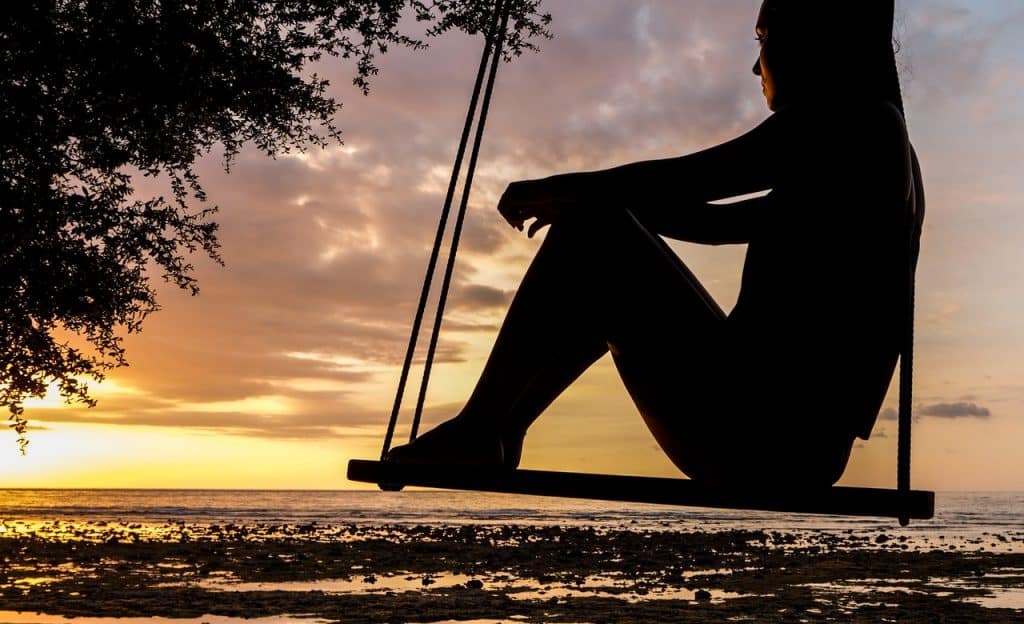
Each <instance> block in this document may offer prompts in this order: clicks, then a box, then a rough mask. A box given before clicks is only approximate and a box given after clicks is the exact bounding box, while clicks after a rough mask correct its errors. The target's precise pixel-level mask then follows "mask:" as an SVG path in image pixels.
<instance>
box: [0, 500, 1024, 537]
mask: <svg viewBox="0 0 1024 624" xmlns="http://www.w3.org/2000/svg"><path fill="white" fill-rule="evenodd" d="M935 507H936V515H935V518H933V519H932V520H927V521H915V522H913V523H912V524H911V525H910V527H909V528H908V529H903V530H906V531H910V532H913V533H916V534H918V535H922V534H935V535H936V536H938V535H940V534H943V535H944V534H947V533H948V534H959V535H961V536H969V535H984V534H989V533H991V534H1004V533H1007V534H1016V535H1020V534H1021V532H1024V492H959V493H941V492H940V493H938V494H937V495H936V504H935ZM54 520H60V521H68V522H102V521H106V522H130V523H141V524H163V523H167V522H185V523H188V524H211V523H235V524H268V523H273V524H308V523H318V524H328V525H330V524H356V525H364V526H368V525H384V524H461V523H482V524H525V525H552V524H558V525H588V526H595V527H602V528H629V529H637V530H645V529H656V530H665V529H678V530H690V531H692V530H725V529H733V528H736V529H741V528H746V529H749V528H765V529H772V530H793V531H803V530H819V529H820V530H833V531H843V530H854V531H860V530H880V529H881V530H884V529H888V528H891V527H892V528H894V527H896V526H898V525H897V524H896V522H895V520H887V519H875V518H850V517H831V516H817V515H798V514H784V513H764V512H746V511H723V510H709V509H697V508H684V507H667V506H659V505H640V504H624V503H609V502H601V501H579V500H567V499H556V498H540V497H530V496H514V495H503V494H481V493H474V492H446V491H413V492H366V491H359V492H353V491H281V490H272V491H261V490H30V489H10V490H0V521H6V522H11V521H54Z"/></svg>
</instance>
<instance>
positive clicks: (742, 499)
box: [348, 459, 935, 520]
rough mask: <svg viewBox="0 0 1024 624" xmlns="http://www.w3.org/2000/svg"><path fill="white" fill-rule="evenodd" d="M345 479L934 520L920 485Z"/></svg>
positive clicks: (444, 469) (407, 471)
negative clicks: (814, 486) (738, 486)
mask: <svg viewBox="0 0 1024 624" xmlns="http://www.w3.org/2000/svg"><path fill="white" fill-rule="evenodd" d="M348 478H349V480H350V481H359V482H363V483H375V484H377V485H379V486H381V487H382V488H383V489H387V490H399V489H401V488H402V487H405V486H409V485H411V486H419V487H428V488H440V489H450V490H474V491H480V492H500V493H505V494H530V495H534V496H557V497H562V498H587V499H594V500H608V501H619V502H630V503H653V504H658V505H686V506H691V507H716V508H725V509H747V510H757V511H784V512H793V513H812V514H830V515H844V516H880V517H887V518H914V519H921V520H926V519H928V518H931V517H932V516H933V515H934V513H935V494H934V493H933V492H926V491H923V490H909V491H906V492H900V491H898V490H890V489H884V488H863V487H830V488H823V489H820V490H819V489H814V490H793V489H786V488H764V487H762V488H757V489H744V490H739V489H731V488H730V489H721V488H713V487H708V486H704V485H701V484H699V483H696V482H694V481H691V480H690V479H668V478H662V477H634V476H624V475H598V474H585V473H579V472H553V471H547V470H505V469H487V468H479V467H469V468H467V467H466V466H444V465H410V464H394V463H390V462H380V461H370V460H363V459H353V460H351V461H349V464H348Z"/></svg>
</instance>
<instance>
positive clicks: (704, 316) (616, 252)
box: [396, 209, 725, 465]
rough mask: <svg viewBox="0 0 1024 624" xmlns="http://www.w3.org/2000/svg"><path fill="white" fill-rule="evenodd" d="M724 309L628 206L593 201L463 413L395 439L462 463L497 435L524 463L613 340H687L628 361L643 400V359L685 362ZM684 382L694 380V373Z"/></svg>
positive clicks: (412, 449)
mask: <svg viewBox="0 0 1024 624" xmlns="http://www.w3.org/2000/svg"><path fill="white" fill-rule="evenodd" d="M724 319H725V315H724V313H723V312H722V311H721V309H720V308H719V307H718V306H717V305H716V304H715V302H714V300H713V299H712V298H711V297H710V295H708V293H707V292H706V291H705V290H704V289H703V287H701V285H700V284H699V282H698V281H697V280H696V278H695V277H694V276H693V275H692V273H690V271H689V270H687V269H686V267H685V266H684V265H683V263H682V262H681V261H680V260H679V259H678V257H677V256H676V255H675V254H674V253H672V251H671V250H670V249H668V247H667V245H665V244H664V242H663V241H662V240H661V239H660V238H658V237H657V236H656V235H653V234H651V233H650V232H649V231H647V230H646V229H645V228H644V227H643V226H642V225H640V224H639V223H638V222H637V221H636V219H634V218H633V216H632V215H631V214H630V213H629V212H627V211H625V210H616V209H596V210H594V211H592V212H588V213H586V214H580V215H576V216H572V217H569V218H566V219H563V220H561V221H559V222H558V223H556V224H555V225H554V226H552V229H551V231H550V232H549V233H548V235H547V237H546V239H545V241H544V243H543V244H542V246H541V249H540V250H539V251H538V253H537V256H536V257H535V258H534V261H533V263H532V264H531V266H530V268H529V270H528V271H527V273H526V276H525V277H524V279H523V282H522V284H521V286H520V288H519V291H518V292H517V293H516V296H515V298H514V300H513V302H512V305H511V307H510V308H509V311H508V314H507V316H506V318H505V322H504V323H503V325H502V328H501V330H500V332H499V334H498V337H497V340H496V341H495V345H494V348H493V349H492V352H491V354H490V357H489V358H488V361H487V364H486V366H485V367H484V370H483V372H482V374H481V376H480V379H479V381H478V383H477V385H476V388H475V389H474V391H473V393H472V395H471V397H470V399H469V401H468V402H467V404H466V406H465V407H464V408H463V410H462V412H461V413H460V414H459V416H458V417H457V418H455V419H453V421H449V422H448V423H445V424H444V425H442V426H441V427H439V428H438V429H437V430H435V432H436V433H434V432H430V433H427V434H425V435H424V436H423V437H422V438H421V440H418V441H417V443H414V444H413V445H411V446H408V447H400V449H396V456H397V458H399V459H404V460H408V461H421V460H422V461H438V462H440V461H452V462H458V461H459V460H460V459H462V458H460V457H457V454H458V453H459V449H460V448H464V449H465V448H467V447H469V446H471V445H473V444H474V440H479V439H481V438H487V437H490V436H494V437H497V438H499V439H500V440H501V442H502V444H503V445H504V447H505V454H506V458H505V462H506V463H507V464H510V465H515V464H517V463H518V459H519V450H520V448H521V443H522V437H523V435H524V434H525V431H526V429H527V428H528V427H529V426H530V424H531V423H532V422H533V421H534V420H535V419H536V418H537V416H538V415H539V414H540V413H541V412H542V411H543V410H544V409H545V408H546V407H547V406H548V405H550V404H551V402H552V401H554V399H555V398H556V397H558V395H559V394H561V393H562V391H564V390H565V388H566V387H568V386H569V385H570V384H571V383H572V382H573V381H574V380H575V379H576V378H577V377H578V376H579V375H580V374H581V373H582V372H583V371H584V370H586V369H587V368H588V367H589V366H590V365H591V364H593V363H594V362H595V361H596V360H597V359H599V358H600V357H601V356H602V355H604V354H605V353H606V352H607V351H608V349H609V347H610V348H611V349H612V350H613V352H639V350H640V349H639V348H638V345H652V344H678V345H679V349H678V351H677V352H675V353H673V354H672V360H673V361H669V362H651V363H649V364H648V365H645V366H638V367H627V368H626V369H623V367H622V366H620V370H621V371H623V372H624V375H623V377H624V380H625V382H626V384H627V387H628V388H629V389H630V392H631V394H633V396H634V399H635V400H637V399H638V398H639V400H638V401H637V402H638V405H641V404H642V403H643V401H644V400H645V397H644V395H645V394H646V392H647V390H648V388H647V385H646V384H645V382H644V376H645V375H644V369H646V368H647V366H651V367H655V368H667V369H670V370H674V371H676V372H678V371H679V370H680V363H682V362H685V361H686V360H687V359H688V358H689V357H691V356H690V354H688V353H687V349H686V343H687V341H688V340H694V341H700V340H704V341H706V340H707V339H708V336H710V335H713V334H715V333H716V331H717V330H719V329H720V328H721V326H722V325H723V324H724ZM616 361H617V363H618V357H616ZM682 368H683V369H685V368H687V367H686V366H683V367H682ZM679 381H680V382H682V384H684V385H685V382H686V380H685V375H682V376H680V379H679ZM677 387H678V386H677ZM642 411H643V410H642ZM644 417H645V419H646V420H647V421H648V425H652V422H654V426H652V431H654V432H655V436H656V437H659V430H665V431H667V429H665V428H664V427H661V428H660V429H658V428H657V417H656V416H651V415H648V414H646V413H645V414H644ZM652 418H653V421H652ZM432 434H433V435H432ZM460 438H462V439H460ZM659 442H661V443H662V444H663V446H664V445H665V441H663V440H662V439H661V437H659ZM666 450H668V448H666ZM468 455H469V456H472V452H469V454H468ZM469 461H470V463H476V458H475V457H474V458H473V459H470V460H469Z"/></svg>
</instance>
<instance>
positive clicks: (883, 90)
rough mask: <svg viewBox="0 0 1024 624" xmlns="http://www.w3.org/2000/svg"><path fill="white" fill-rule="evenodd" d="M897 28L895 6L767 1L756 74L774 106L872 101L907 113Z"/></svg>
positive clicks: (866, 1)
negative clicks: (895, 39)
mask: <svg viewBox="0 0 1024 624" xmlns="http://www.w3.org/2000/svg"><path fill="white" fill-rule="evenodd" d="M892 24H893V0H848V1H846V2H843V1H841V0H764V3H763V4H762V5H761V11H760V13H759V14H758V17H757V24H756V34H757V38H758V41H760V44H761V52H760V54H759V56H758V58H757V61H756V62H755V63H754V73H755V74H756V75H758V76H760V77H761V83H762V86H763V90H764V95H765V99H766V101H767V103H768V107H769V108H770V109H772V110H780V109H782V108H785V107H786V106H789V105H790V104H793V103H794V102H797V101H801V100H807V99H813V100H818V101H823V100H833V101H834V100H836V99H841V100H847V101H849V100H865V99H869V100H885V101H889V102H891V103H892V104H893V105H895V106H896V107H897V108H899V109H900V111H901V112H902V110H903V101H902V98H901V96H900V87H899V76H898V75H897V72H896V58H895V54H894V52H893V46H892Z"/></svg>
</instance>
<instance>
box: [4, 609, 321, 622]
mask: <svg viewBox="0 0 1024 624" xmlns="http://www.w3.org/2000/svg"><path fill="white" fill-rule="evenodd" d="M0 622H3V623H4V624H195V623H196V622H203V624H327V623H328V622H329V620H324V619H320V618H306V617H301V616H291V615H274V616H270V617H254V618H241V617H228V616H226V615H204V616H202V617H199V618H166V617H157V616H153V617H71V618H69V617H65V616H63V615H49V614H46V613H32V612H28V611H0Z"/></svg>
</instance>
